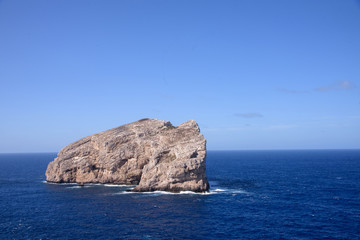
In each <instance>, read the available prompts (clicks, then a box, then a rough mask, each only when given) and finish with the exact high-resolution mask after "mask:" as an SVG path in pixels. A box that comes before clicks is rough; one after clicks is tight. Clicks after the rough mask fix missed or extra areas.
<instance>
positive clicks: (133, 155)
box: [46, 119, 209, 192]
mask: <svg viewBox="0 0 360 240" xmlns="http://www.w3.org/2000/svg"><path fill="white" fill-rule="evenodd" d="M205 157H206V140H205V138H204V136H203V135H202V134H201V133H200V129H199V127H198V125H197V123H196V122H195V121H193V120H190V121H187V122H185V123H183V124H181V125H179V126H177V127H174V126H173V125H172V124H171V123H170V122H168V121H162V120H157V119H142V120H139V121H137V122H133V123H130V124H126V125H123V126H120V127H117V128H113V129H110V130H107V131H104V132H100V133H97V134H94V135H90V136H87V137H85V138H82V139H80V140H79V141H76V142H74V143H72V144H70V145H68V146H66V147H65V148H63V149H62V150H61V151H60V152H59V154H58V156H57V158H55V160H54V161H52V162H51V163H49V165H48V168H47V170H46V180H47V181H48V182H55V183H112V184H134V185H137V186H136V187H135V188H134V189H133V191H140V192H144V191H156V190H163V191H171V192H179V191H195V192H205V191H208V189H209V183H208V181H207V178H206V162H205Z"/></svg>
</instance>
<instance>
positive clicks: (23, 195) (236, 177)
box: [0, 150, 360, 239]
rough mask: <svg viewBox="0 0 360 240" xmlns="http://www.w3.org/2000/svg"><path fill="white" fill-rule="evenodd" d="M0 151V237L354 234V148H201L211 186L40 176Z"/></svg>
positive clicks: (359, 190) (35, 159) (359, 162)
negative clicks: (159, 187)
mask: <svg viewBox="0 0 360 240" xmlns="http://www.w3.org/2000/svg"><path fill="white" fill-rule="evenodd" d="M54 157H55V154H49V153H46V154H45V153H44V154H0V239H360V150H330V151H329V150H319V151H318V150H311V151H209V152H208V157H207V175H208V179H209V181H210V184H211V193H210V194H207V195H204V194H164V193H151V194H149V193H125V192H124V191H125V190H126V188H125V187H121V186H115V187H114V186H112V187H110V186H102V185H86V186H85V187H78V186H76V185H69V184H67V185H65V184H64V185H57V184H47V183H44V180H45V176H44V173H45V170H46V167H47V164H48V163H49V162H50V161H52V160H53V158H54Z"/></svg>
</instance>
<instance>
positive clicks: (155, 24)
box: [0, 0, 360, 152]
mask: <svg viewBox="0 0 360 240" xmlns="http://www.w3.org/2000/svg"><path fill="white" fill-rule="evenodd" d="M359 26H360V1H352V0H346V1H338V0H335V1H332V0H323V1H321V0H319V1H310V0H297V1H295V0H294V1H287V0H286V1H267V0H263V1H260V0H258V1H253V0H248V1H245V0H236V1H230V0H228V1H220V0H219V1H208V0H207V1H198V0H195V1H194V0H191V1H188V0H181V1H155V0H154V1H148V0H143V1H141V0H137V1H133V0H128V1H127V0H126V1H125V0H123V1H115V0H114V1H100V0H99V1H85V0H83V1H80V0H78V1H58V0H52V1H48V0H37V1H25V0H24V1H21V0H17V1H13V0H0V84H1V85H0V87H1V88H0V114H1V115H0V116H1V117H0V132H1V135H0V152H56V151H59V150H60V149H61V148H62V147H64V146H65V145H67V144H69V143H71V142H73V141H75V140H77V139H79V138H82V137H84V136H87V135H90V134H93V133H96V132H99V131H103V130H107V129H109V128H113V127H116V126H119V125H122V124H125V123H129V122H132V121H136V120H138V119H141V118H144V117H149V118H158V119H162V120H170V121H171V122H172V123H173V124H174V125H178V124H180V123H182V122H184V121H187V120H190V119H194V120H196V121H197V122H198V123H199V125H200V128H201V131H202V133H203V134H204V135H205V137H206V138H207V140H208V145H207V146H208V149H209V150H226V149H232V150H243V149H334V148H335V149H339V148H340V149H343V148H360V28H359Z"/></svg>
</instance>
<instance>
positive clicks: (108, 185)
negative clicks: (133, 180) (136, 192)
mask: <svg viewBox="0 0 360 240" xmlns="http://www.w3.org/2000/svg"><path fill="white" fill-rule="evenodd" d="M104 186H105V187H126V188H134V187H135V185H125V184H119V185H118V184H104Z"/></svg>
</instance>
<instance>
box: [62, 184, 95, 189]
mask: <svg viewBox="0 0 360 240" xmlns="http://www.w3.org/2000/svg"><path fill="white" fill-rule="evenodd" d="M88 187H90V186H86V185H84V186H72V187H66V189H74V188H88Z"/></svg>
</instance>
